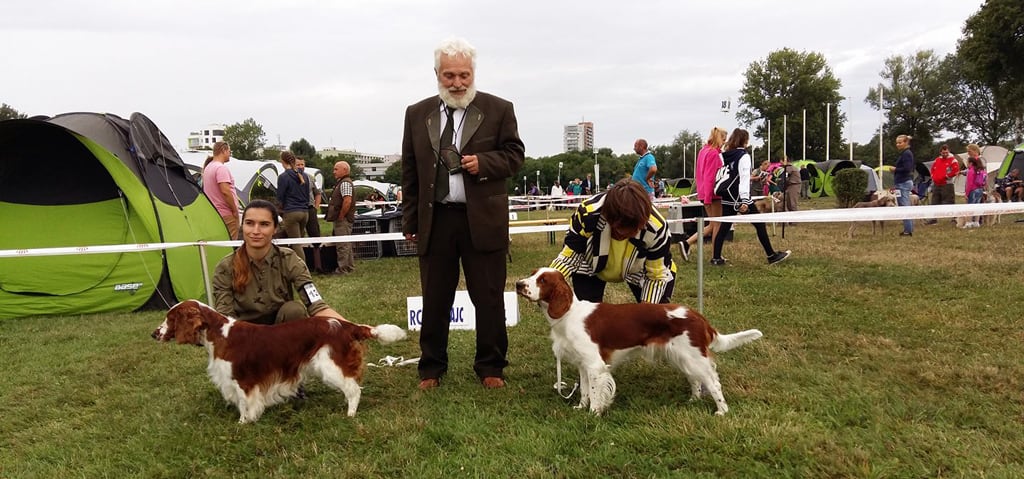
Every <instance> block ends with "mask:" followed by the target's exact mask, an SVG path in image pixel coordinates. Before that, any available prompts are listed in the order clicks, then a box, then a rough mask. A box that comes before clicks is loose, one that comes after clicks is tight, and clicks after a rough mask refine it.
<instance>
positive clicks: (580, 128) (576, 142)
mask: <svg viewBox="0 0 1024 479" xmlns="http://www.w3.org/2000/svg"><path fill="white" fill-rule="evenodd" d="M562 144H563V145H564V146H565V151H566V152H569V151H593V150H594V124H593V123H592V122H589V121H584V122H580V123H577V124H575V125H565V130H564V131H563V133H562Z"/></svg>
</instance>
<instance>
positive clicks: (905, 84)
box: [864, 50, 951, 164]
mask: <svg viewBox="0 0 1024 479" xmlns="http://www.w3.org/2000/svg"><path fill="white" fill-rule="evenodd" d="M939 68H940V61H939V59H938V58H937V57H936V56H935V53H934V52H933V51H932V50H921V51H918V52H917V53H916V54H914V55H908V56H902V55H895V56H892V57H889V58H887V59H886V60H885V68H883V69H882V72H881V76H882V78H883V80H886V81H887V82H888V84H887V85H886V84H885V83H884V82H883V84H881V85H879V87H880V88H882V101H883V105H882V108H883V109H884V110H885V111H886V114H885V116H886V125H885V130H884V131H885V139H884V141H885V142H886V143H893V141H894V140H895V139H896V136H898V135H910V136H912V137H913V138H914V140H913V141H912V142H911V149H912V151H913V152H914V157H915V158H925V157H927V156H928V155H930V154H931V153H933V151H932V150H933V144H934V140H935V137H936V135H938V133H939V132H940V131H941V130H942V129H943V128H944V127H945V124H946V122H947V113H946V111H945V110H944V109H943V103H944V99H945V98H948V97H949V90H950V85H951V83H950V82H949V81H948V80H947V79H946V78H944V77H945V76H946V75H945V72H941V71H940V69H939ZM864 102H865V103H868V104H870V105H871V106H872V107H873V108H874V109H876V110H878V109H879V105H878V88H871V89H870V90H869V91H868V96H867V97H866V98H865V99H864ZM886 160H887V163H889V164H892V163H891V162H894V161H895V156H892V157H891V158H889V157H887V158H886Z"/></svg>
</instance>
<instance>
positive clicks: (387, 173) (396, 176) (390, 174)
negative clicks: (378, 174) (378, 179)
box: [384, 160, 402, 185]
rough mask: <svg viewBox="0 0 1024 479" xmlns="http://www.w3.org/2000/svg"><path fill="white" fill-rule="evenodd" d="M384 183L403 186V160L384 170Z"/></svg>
mask: <svg viewBox="0 0 1024 479" xmlns="http://www.w3.org/2000/svg"><path fill="white" fill-rule="evenodd" d="M384 181H385V182H387V183H394V184H396V185H400V184H402V162H401V160H399V161H396V162H394V163H392V164H391V166H389V167H388V169H386V170H384Z"/></svg>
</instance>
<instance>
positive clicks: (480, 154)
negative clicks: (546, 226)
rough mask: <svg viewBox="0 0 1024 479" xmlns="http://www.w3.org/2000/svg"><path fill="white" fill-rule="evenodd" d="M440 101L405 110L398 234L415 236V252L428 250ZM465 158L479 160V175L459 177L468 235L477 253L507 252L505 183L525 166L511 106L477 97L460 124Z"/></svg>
mask: <svg viewBox="0 0 1024 479" xmlns="http://www.w3.org/2000/svg"><path fill="white" fill-rule="evenodd" d="M440 110H441V99H440V98H439V97H438V96H433V97H430V98H427V99H425V100H423V101H420V102H419V103H416V104H414V105H411V106H409V108H408V109H406V111H405V133H404V135H403V139H402V232H403V233H405V234H416V235H418V239H419V241H418V247H417V249H418V253H419V254H420V255H424V254H426V253H427V251H428V250H429V247H430V228H431V224H432V222H433V217H434V216H433V214H434V180H435V178H436V175H437V167H438V166H437V152H438V151H439V146H438V145H439V143H440V141H441V126H440V125H441V123H440V122H441V111H440ZM459 151H460V152H462V154H463V155H477V158H478V159H479V162H480V172H479V174H478V175H470V174H469V173H463V176H464V180H465V185H466V213H467V215H468V216H469V225H470V236H471V237H472V240H473V246H474V247H475V248H476V249H477V250H479V251H497V250H499V249H502V248H507V247H508V193H507V190H506V185H505V183H506V180H507V179H508V178H510V177H512V176H514V175H515V174H516V173H517V172H518V171H519V168H521V167H522V166H523V161H524V159H525V157H524V155H525V149H524V146H523V141H522V140H521V139H519V125H518V123H517V122H516V115H515V111H514V110H513V108H512V103H511V102H508V101H506V100H503V99H501V98H498V97H496V96H494V95H489V94H487V93H483V92H477V94H476V97H475V98H474V99H473V102H472V103H471V104H470V105H469V107H468V108H466V118H465V120H464V121H463V124H462V143H461V144H460V145H459Z"/></svg>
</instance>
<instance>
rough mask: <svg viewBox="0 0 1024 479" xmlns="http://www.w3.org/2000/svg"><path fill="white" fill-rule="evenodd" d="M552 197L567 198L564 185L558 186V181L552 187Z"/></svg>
mask: <svg viewBox="0 0 1024 479" xmlns="http://www.w3.org/2000/svg"><path fill="white" fill-rule="evenodd" d="M551 196H565V191H563V190H562V185H560V184H558V180H555V183H554V184H553V185H551Z"/></svg>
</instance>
